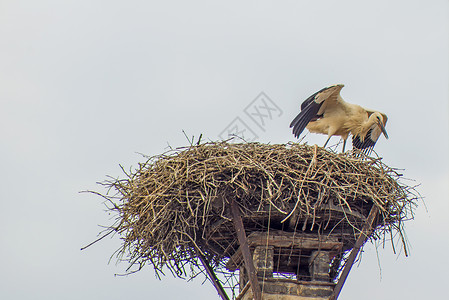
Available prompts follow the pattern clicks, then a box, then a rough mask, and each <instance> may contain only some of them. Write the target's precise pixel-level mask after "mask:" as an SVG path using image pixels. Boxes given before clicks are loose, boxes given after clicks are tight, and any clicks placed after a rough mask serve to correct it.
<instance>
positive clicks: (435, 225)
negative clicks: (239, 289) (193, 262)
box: [0, 0, 449, 300]
mask: <svg viewBox="0 0 449 300" xmlns="http://www.w3.org/2000/svg"><path fill="white" fill-rule="evenodd" d="M448 58H449V2H448V1H443V0H431V1H416V0H407V1H399V0H397V1H392V0H388V1H386V0H378V1H355V0H354V1H330V0H329V1H305V0H304V1H300V0H296V1H286V0H283V1H210V0H209V1H196V0H191V1H170V0H169V1H163V2H162V1H157V2H156V1H95V0H89V1H84V0H76V1H70V0H67V1H56V0H55V1H47V0H40V1H26V0H23V1H17V0H15V1H12V0H1V1H0V138H1V144H0V145H1V147H0V162H1V173H0V182H1V188H0V201H1V202H0V203H1V209H0V298H1V299H18V300H22V299H46V300H50V299H105V300H106V299H107V300H114V299H124V298H125V297H126V298H129V299H161V298H164V299H219V298H218V296H217V294H216V292H215V290H214V288H213V287H212V286H211V285H210V284H209V283H208V282H206V283H205V284H203V285H202V283H203V280H202V279H201V278H198V279H196V280H194V281H193V282H185V281H183V280H180V279H174V278H172V276H171V275H169V276H167V277H164V278H163V279H162V280H161V281H159V280H158V279H157V278H156V277H155V274H154V271H153V270H152V269H151V267H150V266H147V267H146V269H144V270H142V271H141V272H139V273H137V274H134V275H130V276H126V277H120V276H114V274H117V273H123V272H124V270H125V269H126V267H127V265H126V263H121V264H118V265H116V264H115V261H112V262H111V263H109V264H108V260H109V257H110V256H111V255H112V254H113V252H114V251H115V250H116V249H117V248H118V247H119V245H120V241H119V239H118V237H115V238H112V239H105V240H103V241H101V242H100V243H98V244H96V245H94V246H92V247H90V248H88V249H87V250H84V251H80V248H81V247H82V246H85V245H86V244H88V243H89V242H91V241H93V240H94V239H95V238H96V237H97V234H98V232H99V231H100V230H101V228H100V227H99V226H98V225H109V224H110V223H111V222H112V220H110V216H108V214H107V213H105V211H104V205H103V204H102V199H100V198H99V197H96V196H94V195H92V194H86V193H80V191H83V190H89V189H90V190H97V191H100V192H103V191H104V190H102V188H101V187H100V186H98V185H96V182H98V181H103V180H104V179H106V176H108V175H110V176H113V177H118V176H123V175H122V173H121V170H120V166H119V164H121V165H123V166H124V167H125V168H126V169H128V168H129V167H131V166H137V164H138V162H140V161H143V160H144V159H143V158H142V156H141V155H140V154H139V153H144V154H147V155H156V154H160V153H162V152H164V151H166V150H167V147H168V145H171V146H172V147H177V146H185V145H187V144H188V143H187V140H186V138H185V136H184V134H183V132H182V131H183V130H184V131H185V132H186V134H187V135H188V136H192V135H194V136H195V137H197V136H198V135H199V134H201V133H202V134H203V137H204V140H217V139H219V138H220V134H221V133H223V132H224V131H225V132H226V130H227V129H229V128H230V125H232V124H233V123H232V122H236V120H238V122H243V123H244V124H246V125H247V127H248V128H249V129H250V130H251V131H252V132H253V133H254V136H257V138H255V140H257V141H260V142H270V143H286V142H288V141H294V140H295V139H294V137H293V135H292V134H291V131H290V129H289V124H290V121H291V120H292V119H293V118H294V117H295V116H296V114H297V113H298V112H299V107H300V104H301V102H302V101H303V100H304V99H306V98H307V97H308V96H309V95H311V94H312V93H314V92H315V91H318V90H319V89H321V88H323V87H325V86H328V85H331V84H335V83H344V84H345V88H344V89H343V90H342V96H343V98H344V99H345V100H346V101H348V102H351V103H357V104H360V105H362V106H364V107H369V108H373V109H377V110H379V111H382V112H384V113H386V114H387V115H388V117H389V120H388V124H387V131H388V134H389V136H390V139H389V140H386V139H385V138H384V137H383V136H381V137H380V139H379V141H378V143H377V145H376V151H377V153H378V154H379V155H380V156H382V157H383V158H384V162H385V163H386V164H388V165H389V166H391V167H396V168H401V169H404V171H403V172H404V177H406V178H409V179H413V180H414V181H406V182H405V183H406V184H410V185H415V184H421V185H420V187H419V188H418V190H419V192H420V193H421V195H422V196H423V197H425V203H426V206H427V209H426V208H425V207H424V205H422V203H420V206H419V208H418V209H417V210H416V215H415V220H413V221H411V222H409V224H407V226H406V229H407V234H408V239H409V242H410V244H411V245H410V246H411V248H410V257H408V258H405V257H404V255H403V254H402V253H400V254H394V253H393V251H392V250H391V247H390V246H389V245H387V246H386V247H385V249H378V251H377V252H376V249H375V247H374V246H372V245H368V246H367V247H365V252H364V254H363V257H362V261H361V262H360V263H359V264H357V266H356V267H354V268H353V270H352V272H351V273H350V275H349V278H348V280H347V282H346V285H345V287H344V289H343V291H342V294H341V296H340V299H348V300H351V299H361V298H362V297H363V299H366V300H369V299H420V298H422V299H433V298H435V299H437V298H438V299H440V298H442V296H443V295H447V270H448V267H449V263H448V259H447V249H449V239H448V238H449V235H448V230H449V221H448V215H449V201H448V200H449V199H448V192H449V191H448V189H449V188H448V186H449V162H448V153H449V152H448V150H449V132H448V127H449V121H448V117H449V108H448V103H449V101H448V100H449V89H448V86H449V59H448ZM261 92H264V93H265V96H263V97H265V98H264V99H265V100H266V97H268V98H269V99H271V101H272V102H270V103H274V104H275V105H276V106H277V107H278V110H276V113H273V115H272V118H271V119H266V123H265V124H264V125H263V126H261V127H259V126H258V125H257V124H256V123H255V122H254V120H252V119H251V118H250V117H249V115H248V114H247V113H245V112H248V111H249V110H250V109H252V108H253V107H254V103H256V102H254V101H262V100H261V99H260V98H257V96H258V95H259V94H260V93H261ZM236 118H238V119H236ZM234 125H235V124H234ZM231 127H232V126H231ZM247 132H249V131H247ZM305 140H306V141H307V142H308V143H310V144H314V143H318V145H323V144H324V141H325V137H324V136H318V135H311V134H309V135H307V136H306V139H305ZM331 142H332V143H337V142H338V138H334V139H332V140H331Z"/></svg>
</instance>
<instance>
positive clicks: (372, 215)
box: [329, 204, 379, 300]
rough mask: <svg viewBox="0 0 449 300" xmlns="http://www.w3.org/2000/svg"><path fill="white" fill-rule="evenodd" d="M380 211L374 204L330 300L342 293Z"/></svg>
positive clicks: (334, 299)
mask: <svg viewBox="0 0 449 300" xmlns="http://www.w3.org/2000/svg"><path fill="white" fill-rule="evenodd" d="M378 212H379V209H378V208H377V206H376V205H375V204H373V207H372V208H371V210H370V212H369V215H368V219H367V221H366V223H365V225H364V226H363V229H362V231H361V232H360V235H359V237H358V238H357V240H356V242H355V244H354V248H352V251H351V253H350V254H349V257H348V260H347V261H346V263H345V267H344V268H343V272H342V273H341V276H340V278H339V279H338V282H337V284H336V285H335V288H334V292H333V294H332V296H331V297H330V298H329V300H336V299H337V298H338V296H339V295H340V292H341V289H342V288H343V285H344V284H345V281H346V278H347V277H348V275H349V271H351V268H352V265H353V264H354V261H355V259H356V257H357V255H358V254H359V251H360V248H361V247H362V245H363V244H364V243H365V241H366V239H367V238H368V236H369V235H370V233H371V227H372V226H373V222H374V220H375V219H376V216H377V213H378Z"/></svg>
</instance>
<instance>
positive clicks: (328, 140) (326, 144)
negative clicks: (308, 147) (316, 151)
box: [323, 135, 332, 148]
mask: <svg viewBox="0 0 449 300" xmlns="http://www.w3.org/2000/svg"><path fill="white" fill-rule="evenodd" d="M331 136H332V135H330V136H329V137H328V138H327V140H326V143H324V146H323V148H326V145H327V142H329V140H330V139H331Z"/></svg>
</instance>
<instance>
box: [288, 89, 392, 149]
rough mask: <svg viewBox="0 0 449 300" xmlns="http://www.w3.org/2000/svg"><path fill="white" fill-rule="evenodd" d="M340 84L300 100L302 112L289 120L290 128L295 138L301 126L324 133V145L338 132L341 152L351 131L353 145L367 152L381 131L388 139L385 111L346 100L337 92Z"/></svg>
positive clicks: (302, 128)
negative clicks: (341, 142) (341, 141)
mask: <svg viewBox="0 0 449 300" xmlns="http://www.w3.org/2000/svg"><path fill="white" fill-rule="evenodd" d="M343 87H344V85H343V84H335V85H331V86H329V87H326V88H323V89H321V90H319V91H318V92H316V93H314V94H313V95H311V96H310V97H309V98H307V99H306V100H305V101H304V102H303V103H302V104H301V112H300V113H299V114H298V115H297V116H296V117H295V118H294V119H293V121H292V122H291V123H290V128H293V129H292V131H293V134H294V136H295V137H296V138H298V137H299V136H300V135H301V133H302V132H303V131H304V128H307V129H308V130H309V131H310V132H312V133H321V134H327V136H328V138H327V140H326V143H325V144H324V146H323V147H324V148H325V147H326V145H327V143H328V142H329V140H330V138H331V137H332V136H340V137H341V138H342V139H343V152H345V145H346V140H347V139H348V137H349V135H352V146H353V148H356V149H359V150H360V151H361V152H363V153H365V154H370V153H371V151H372V150H373V148H374V145H375V144H376V142H377V140H378V139H379V136H380V135H381V134H383V135H384V136H385V138H387V139H388V134H387V131H386V130H385V126H386V124H387V119H388V118H387V115H386V114H384V113H381V112H379V111H375V110H370V109H366V108H363V107H361V106H360V105H357V104H351V103H347V102H345V101H344V100H343V98H342V97H341V96H340V91H341V89H342V88H343Z"/></svg>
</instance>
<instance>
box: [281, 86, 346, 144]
mask: <svg viewBox="0 0 449 300" xmlns="http://www.w3.org/2000/svg"><path fill="white" fill-rule="evenodd" d="M335 87H339V88H337V89H334V88H335ZM342 87H343V85H333V86H330V87H326V88H324V89H321V90H319V91H318V92H316V93H314V94H313V95H311V96H310V97H309V98H307V99H306V100H305V101H304V102H303V103H302V104H301V112H300V113H299V114H298V115H297V116H296V117H295V118H294V119H293V121H292V122H291V123H290V128H293V134H294V136H295V137H296V138H297V137H299V136H300V135H301V133H302V132H303V131H304V129H305V128H306V126H307V124H309V122H311V121H316V120H317V119H319V118H321V117H322V116H323V112H320V109H321V108H322V106H323V104H324V103H325V102H326V101H336V100H337V99H338V94H339V92H340V90H341V88H342ZM337 91H338V93H337Z"/></svg>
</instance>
